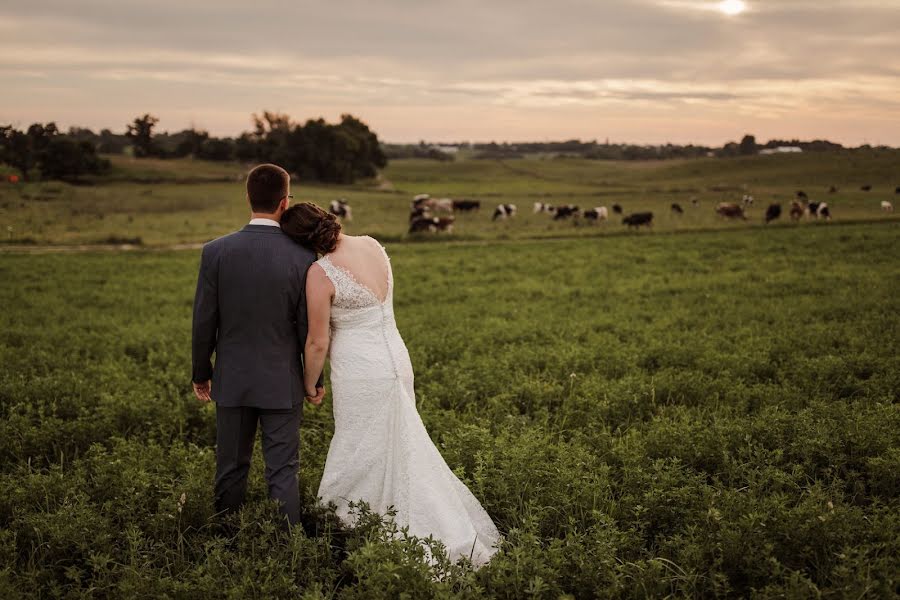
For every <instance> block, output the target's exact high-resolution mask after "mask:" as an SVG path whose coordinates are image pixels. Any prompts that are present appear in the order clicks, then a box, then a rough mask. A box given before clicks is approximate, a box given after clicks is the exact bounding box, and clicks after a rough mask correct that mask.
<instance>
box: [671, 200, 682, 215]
mask: <svg viewBox="0 0 900 600" xmlns="http://www.w3.org/2000/svg"><path fill="white" fill-rule="evenodd" d="M672 212H673V213H675V214H679V215H683V214H684V209H683V208H681V205H680V204H678V203H677V202H673V203H672Z"/></svg>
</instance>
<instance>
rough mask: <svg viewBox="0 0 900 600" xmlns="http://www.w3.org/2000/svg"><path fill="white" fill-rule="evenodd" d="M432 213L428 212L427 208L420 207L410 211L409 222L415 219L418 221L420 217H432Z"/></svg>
mask: <svg viewBox="0 0 900 600" xmlns="http://www.w3.org/2000/svg"><path fill="white" fill-rule="evenodd" d="M430 216H431V212H430V211H429V210H428V207H427V206H420V207H418V208H414V209H412V210H411V211H409V221H410V222H412V221H413V220H414V219H418V218H419V217H430Z"/></svg>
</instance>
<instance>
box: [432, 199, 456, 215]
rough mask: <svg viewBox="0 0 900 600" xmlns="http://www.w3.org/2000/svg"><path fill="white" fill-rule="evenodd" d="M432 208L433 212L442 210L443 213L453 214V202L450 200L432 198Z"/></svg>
mask: <svg viewBox="0 0 900 600" xmlns="http://www.w3.org/2000/svg"><path fill="white" fill-rule="evenodd" d="M431 202H432V205H431V206H432V208H434V210H442V211H444V212H453V200H451V199H450V198H432V199H431Z"/></svg>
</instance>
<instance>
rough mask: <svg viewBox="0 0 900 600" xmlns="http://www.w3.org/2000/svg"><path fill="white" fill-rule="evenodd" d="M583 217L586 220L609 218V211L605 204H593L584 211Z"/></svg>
mask: <svg viewBox="0 0 900 600" xmlns="http://www.w3.org/2000/svg"><path fill="white" fill-rule="evenodd" d="M584 218H585V219H587V220H588V221H594V222H596V221H605V220H607V219H608V218H609V211H608V210H607V209H606V207H605V206H595V207H594V208H589V209H587V210H586V211H584Z"/></svg>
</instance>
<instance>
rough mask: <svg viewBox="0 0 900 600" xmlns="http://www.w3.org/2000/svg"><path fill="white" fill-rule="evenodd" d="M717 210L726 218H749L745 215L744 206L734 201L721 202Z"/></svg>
mask: <svg viewBox="0 0 900 600" xmlns="http://www.w3.org/2000/svg"><path fill="white" fill-rule="evenodd" d="M716 212H717V213H718V214H719V215H720V216H722V217H725V218H726V219H738V218H740V219H744V220H746V219H747V217H746V216H745V215H744V208H743V207H742V206H741V205H740V204H735V203H734V202H719V204H718V206H716Z"/></svg>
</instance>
